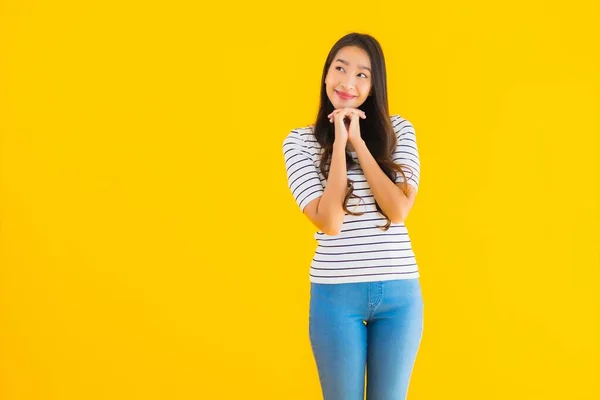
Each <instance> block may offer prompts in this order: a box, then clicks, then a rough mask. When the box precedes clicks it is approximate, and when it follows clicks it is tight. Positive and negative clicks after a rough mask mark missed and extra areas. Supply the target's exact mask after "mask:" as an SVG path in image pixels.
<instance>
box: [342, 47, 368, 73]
mask: <svg viewBox="0 0 600 400" xmlns="http://www.w3.org/2000/svg"><path fill="white" fill-rule="evenodd" d="M339 58H341V59H342V60H344V61H347V62H349V63H350V65H363V66H365V67H367V68H371V60H370V59H369V55H368V54H367V52H366V51H365V50H363V49H361V48H360V47H356V46H346V47H342V48H341V49H340V50H339V51H338V52H337V54H336V55H335V57H334V58H333V62H335V61H336V60H337V59H339Z"/></svg>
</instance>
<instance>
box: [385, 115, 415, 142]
mask: <svg viewBox="0 0 600 400" xmlns="http://www.w3.org/2000/svg"><path fill="white" fill-rule="evenodd" d="M390 121H391V122H392V128H393V129H394V132H396V136H398V138H399V137H401V136H405V135H406V134H411V135H414V134H415V128H414V126H413V124H412V123H411V122H410V121H409V120H407V119H406V118H404V117H402V116H400V115H399V114H393V115H392V116H390Z"/></svg>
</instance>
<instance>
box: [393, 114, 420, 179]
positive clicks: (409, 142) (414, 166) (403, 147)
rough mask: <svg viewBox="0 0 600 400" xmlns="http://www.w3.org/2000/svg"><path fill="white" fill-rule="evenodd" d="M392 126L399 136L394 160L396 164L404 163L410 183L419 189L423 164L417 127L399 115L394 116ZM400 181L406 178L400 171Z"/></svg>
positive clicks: (403, 167)
mask: <svg viewBox="0 0 600 400" xmlns="http://www.w3.org/2000/svg"><path fill="white" fill-rule="evenodd" d="M392 126H393V127H394V131H395V132H396V137H397V138H398V144H397V146H396V150H395V151H394V154H393V155H392V161H393V162H395V163H396V164H402V170H403V171H404V173H405V174H406V179H407V180H408V184H409V185H411V186H414V187H415V189H416V190H418V189H419V177H420V172H421V168H420V167H421V165H420V161H419V148H418V146H417V138H416V136H415V129H414V127H413V125H412V124H411V123H410V122H409V121H407V120H406V119H403V118H401V117H400V116H397V115H395V116H394V117H393V118H392ZM400 182H404V178H403V177H402V174H400V173H398V175H397V176H396V183H400Z"/></svg>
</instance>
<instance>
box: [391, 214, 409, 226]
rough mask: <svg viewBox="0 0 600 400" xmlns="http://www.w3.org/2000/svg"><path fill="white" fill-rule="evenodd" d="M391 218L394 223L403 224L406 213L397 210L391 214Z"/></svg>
mask: <svg viewBox="0 0 600 400" xmlns="http://www.w3.org/2000/svg"><path fill="white" fill-rule="evenodd" d="M389 218H390V221H392V223H394V224H401V223H403V222H404V221H405V220H406V215H404V213H402V212H397V213H394V214H393V215H390V216H389Z"/></svg>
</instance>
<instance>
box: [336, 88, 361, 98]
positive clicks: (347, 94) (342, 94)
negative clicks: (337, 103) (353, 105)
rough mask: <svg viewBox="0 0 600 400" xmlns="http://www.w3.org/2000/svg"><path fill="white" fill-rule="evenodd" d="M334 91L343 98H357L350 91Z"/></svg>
mask: <svg viewBox="0 0 600 400" xmlns="http://www.w3.org/2000/svg"><path fill="white" fill-rule="evenodd" d="M334 92H335V93H336V94H337V95H338V97H339V98H340V99H342V100H352V99H353V98H355V97H356V96H353V95H351V94H350V93H345V92H339V91H337V90H334Z"/></svg>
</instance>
